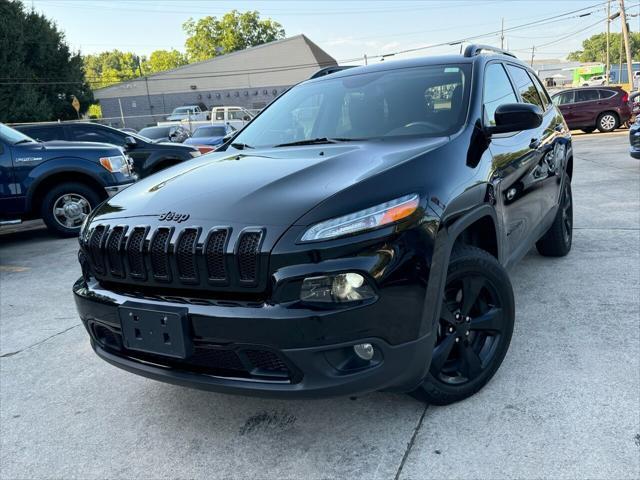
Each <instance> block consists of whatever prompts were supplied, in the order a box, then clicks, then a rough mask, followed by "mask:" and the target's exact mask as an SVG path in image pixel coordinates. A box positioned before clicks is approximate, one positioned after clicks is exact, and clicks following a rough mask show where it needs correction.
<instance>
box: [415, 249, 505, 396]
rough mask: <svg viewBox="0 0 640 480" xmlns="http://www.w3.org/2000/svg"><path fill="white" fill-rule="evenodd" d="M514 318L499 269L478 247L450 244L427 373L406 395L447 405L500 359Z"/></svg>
mask: <svg viewBox="0 0 640 480" xmlns="http://www.w3.org/2000/svg"><path fill="white" fill-rule="evenodd" d="M514 319H515V307H514V300H513V290H512V287H511V282H510V280H509V276H508V275H507V272H506V271H505V269H504V268H503V267H502V266H501V265H500V264H499V263H498V261H497V260H496V259H495V258H494V257H493V256H492V255H490V254H489V253H487V252H485V251H484V250H481V249H479V248H476V247H468V246H465V247H461V248H456V249H455V250H454V252H453V253H452V256H451V262H450V263H449V270H448V273H447V281H446V287H445V292H444V298H443V300H442V307H441V312H440V320H439V322H438V325H437V329H436V335H437V337H436V344H435V347H434V350H433V357H432V360H431V365H430V367H429V373H428V375H427V377H426V379H425V380H424V382H423V384H422V385H421V386H420V387H418V389H417V390H415V391H414V392H412V394H413V395H414V396H416V397H418V398H420V399H421V400H426V401H427V402H429V403H431V404H435V405H447V404H450V403H453V402H457V401H460V400H463V399H465V398H467V397H469V396H471V395H473V394H474V393H475V392H477V391H478V390H480V389H481V388H482V387H483V386H484V385H485V384H486V383H487V382H488V381H489V380H490V379H491V377H493V375H494V374H495V373H496V371H497V370H498V368H499V367H500V365H501V364H502V360H503V359H504V356H505V355H506V353H507V350H508V349H509V343H510V342H511V335H512V333H513V324H514Z"/></svg>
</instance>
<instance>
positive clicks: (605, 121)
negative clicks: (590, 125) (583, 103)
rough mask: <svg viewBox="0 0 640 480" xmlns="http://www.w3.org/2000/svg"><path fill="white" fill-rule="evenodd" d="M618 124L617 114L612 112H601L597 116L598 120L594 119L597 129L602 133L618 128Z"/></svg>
mask: <svg viewBox="0 0 640 480" xmlns="http://www.w3.org/2000/svg"><path fill="white" fill-rule="evenodd" d="M618 125H619V121H618V116H617V115H616V114H615V113H613V112H604V113H601V114H600V116H599V117H598V120H597V121H596V126H597V127H598V130H600V131H601V132H603V133H606V132H613V131H614V130H615V129H616V128H618Z"/></svg>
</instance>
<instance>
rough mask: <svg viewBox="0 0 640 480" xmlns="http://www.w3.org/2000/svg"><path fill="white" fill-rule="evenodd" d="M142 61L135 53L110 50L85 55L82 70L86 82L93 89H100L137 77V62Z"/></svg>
mask: <svg viewBox="0 0 640 480" xmlns="http://www.w3.org/2000/svg"><path fill="white" fill-rule="evenodd" d="M144 61H145V59H144V57H143V58H139V57H138V56H137V55H136V54H135V53H132V52H121V51H120V50H111V51H109V52H102V53H98V54H95V55H85V56H84V68H85V72H86V76H87V80H88V81H89V82H90V83H91V85H92V86H93V88H102V87H108V86H109V85H113V84H114V83H119V82H123V81H125V80H131V79H133V78H137V77H139V76H140V67H139V65H138V62H144Z"/></svg>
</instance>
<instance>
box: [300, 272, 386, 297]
mask: <svg viewBox="0 0 640 480" xmlns="http://www.w3.org/2000/svg"><path fill="white" fill-rule="evenodd" d="M374 295H375V294H374V292H373V289H372V288H371V286H370V285H369V284H368V283H367V282H366V281H365V278H364V277H363V276H362V275H360V274H359V273H353V272H349V273H339V274H337V275H326V276H321V277H309V278H305V279H304V281H303V282H302V288H301V290H300V299H301V300H304V301H307V302H327V303H330V302H333V303H341V302H353V301H357V300H365V299H367V298H372V297H373V296H374Z"/></svg>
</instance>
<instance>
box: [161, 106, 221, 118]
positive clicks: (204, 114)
mask: <svg viewBox="0 0 640 480" xmlns="http://www.w3.org/2000/svg"><path fill="white" fill-rule="evenodd" d="M209 119H211V115H210V113H209V112H208V111H207V108H206V107H205V106H204V105H185V106H184V107H177V108H174V109H173V112H171V115H169V116H168V117H167V120H168V121H170V122H171V121H176V120H177V121H181V120H193V121H197V120H209Z"/></svg>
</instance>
